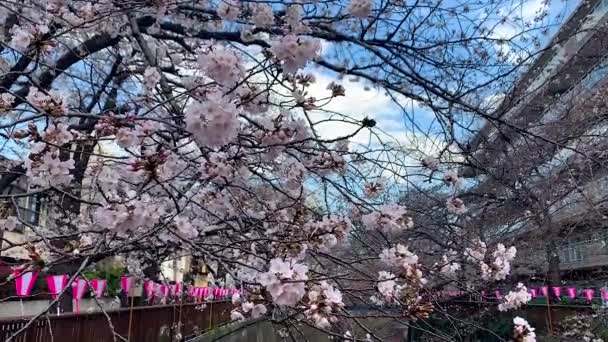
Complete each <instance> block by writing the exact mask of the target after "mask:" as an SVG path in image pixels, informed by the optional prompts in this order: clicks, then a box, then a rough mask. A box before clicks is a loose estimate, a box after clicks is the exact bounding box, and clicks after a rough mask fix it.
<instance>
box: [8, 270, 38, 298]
mask: <svg viewBox="0 0 608 342" xmlns="http://www.w3.org/2000/svg"><path fill="white" fill-rule="evenodd" d="M13 276H15V290H16V292H17V296H19V297H27V296H29V295H30V294H31V293H32V289H33V288H34V284H35V283H36V278H38V272H25V273H20V272H19V271H15V272H13Z"/></svg>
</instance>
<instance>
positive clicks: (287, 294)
mask: <svg viewBox="0 0 608 342" xmlns="http://www.w3.org/2000/svg"><path fill="white" fill-rule="evenodd" d="M307 272H308V267H307V266H305V265H303V264H299V263H297V262H296V261H294V260H289V259H288V260H283V259H281V258H275V259H272V260H270V267H269V270H268V272H266V273H260V274H259V275H258V277H257V280H258V282H259V283H260V284H261V285H262V286H264V287H265V288H266V290H267V291H268V292H269V293H270V295H271V296H272V300H273V302H274V303H275V304H277V305H289V306H291V305H295V304H296V303H297V302H299V301H300V300H301V299H302V298H303V297H304V295H305V294H306V286H305V281H306V280H308V276H307V275H306V273H307Z"/></svg>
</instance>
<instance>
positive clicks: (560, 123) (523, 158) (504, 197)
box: [461, 0, 608, 274]
mask: <svg viewBox="0 0 608 342" xmlns="http://www.w3.org/2000/svg"><path fill="white" fill-rule="evenodd" d="M606 94H608V1H606V0H601V1H599V0H596V1H588V2H583V3H582V4H581V5H580V6H579V7H578V8H577V9H576V10H575V11H574V12H573V14H572V15H571V16H570V18H569V19H568V20H567V21H566V22H565V24H564V25H563V26H562V28H561V29H560V31H559V32H558V33H557V34H556V36H555V37H554V39H553V41H552V48H550V49H547V50H545V51H544V52H543V53H542V54H541V55H539V56H538V58H537V59H536V61H535V63H534V64H533V65H532V66H531V67H530V68H529V69H528V71H527V72H526V73H525V74H523V75H522V76H521V78H520V80H519V82H518V83H517V84H516V86H515V87H514V88H513V90H512V91H511V92H510V93H509V94H508V95H507V96H505V99H504V101H503V102H502V104H501V105H500V106H499V107H498V109H497V110H496V112H495V113H494V116H495V117H496V118H498V119H500V121H502V122H507V123H508V125H500V124H498V125H497V124H496V122H494V123H492V124H490V123H487V124H486V125H485V126H484V127H483V128H482V129H481V130H480V132H479V133H478V134H477V135H476V136H474V137H473V138H472V139H471V140H470V142H469V144H468V150H467V151H465V153H466V154H467V161H468V163H469V166H467V167H465V168H463V169H462V170H461V173H462V175H463V176H464V177H468V178H470V179H472V180H474V182H475V183H476V185H475V186H474V187H472V188H471V189H469V190H468V191H467V193H468V194H463V196H467V195H468V196H469V198H470V201H469V203H471V204H470V207H471V208H472V212H473V213H475V215H474V216H475V218H474V219H473V221H472V222H471V223H470V226H475V227H483V228H482V229H483V232H482V233H483V234H484V235H485V238H486V239H488V240H493V239H494V240H502V241H504V240H505V239H507V240H511V242H512V243H513V244H515V245H516V246H518V247H519V251H520V252H519V257H518V260H519V261H518V265H516V266H517V269H518V270H519V271H520V272H521V273H523V274H542V273H543V272H545V271H546V270H547V263H548V261H547V260H548V256H547V253H548V252H550V250H549V249H548V248H549V247H547V246H548V245H549V242H555V244H556V245H557V253H558V254H559V269H560V270H561V271H562V273H568V272H570V273H581V272H582V273H585V272H595V271H598V270H603V268H604V267H606V268H607V269H608V245H607V243H608V216H607V215H608V100H607V99H606V98H607V97H608V96H606ZM481 194H484V195H483V196H484V197H483V200H476V198H478V197H476V195H477V196H479V195H481ZM488 194H491V196H490V197H488Z"/></svg>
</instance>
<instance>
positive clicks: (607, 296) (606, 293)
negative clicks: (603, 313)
mask: <svg viewBox="0 0 608 342" xmlns="http://www.w3.org/2000/svg"><path fill="white" fill-rule="evenodd" d="M601 293H602V298H604V300H606V301H608V289H606V288H603V289H602V290H601Z"/></svg>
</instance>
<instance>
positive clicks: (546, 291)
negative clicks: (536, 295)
mask: <svg viewBox="0 0 608 342" xmlns="http://www.w3.org/2000/svg"><path fill="white" fill-rule="evenodd" d="M540 293H541V294H542V295H543V297H548V296H549V288H548V287H547V286H543V287H541V288H540Z"/></svg>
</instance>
